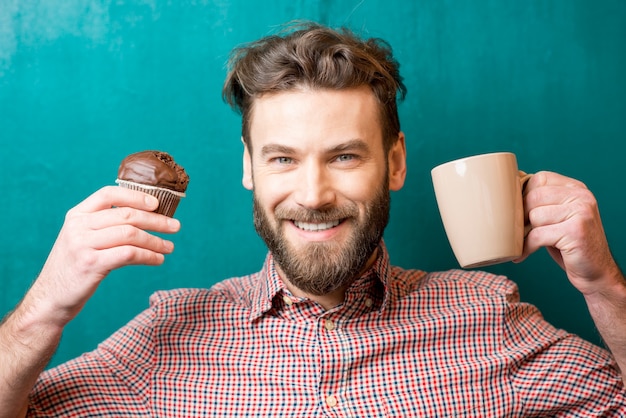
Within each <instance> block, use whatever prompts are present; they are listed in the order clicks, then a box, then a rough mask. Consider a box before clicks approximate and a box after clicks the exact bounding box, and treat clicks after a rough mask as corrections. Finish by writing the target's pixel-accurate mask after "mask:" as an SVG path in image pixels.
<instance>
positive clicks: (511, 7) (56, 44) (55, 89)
mask: <svg viewBox="0 0 626 418" xmlns="http://www.w3.org/2000/svg"><path fill="white" fill-rule="evenodd" d="M292 19H313V20H317V21H320V22H322V23H327V24H331V25H334V26H337V25H347V26H349V27H350V28H352V29H353V30H355V31H357V32H359V33H362V34H364V35H367V36H374V37H382V38H384V39H387V40H388V41H389V42H390V43H391V45H392V46H393V48H394V50H395V53H396V55H397V58H398V59H399V61H400V62H401V64H402V67H401V70H402V73H403V75H404V77H405V80H406V84H407V86H408V90H409V93H408V96H407V98H406V100H405V101H404V103H402V104H401V106H400V113H401V120H402V128H403V130H404V131H405V133H406V136H407V146H408V159H409V172H408V179H407V182H406V186H405V188H404V189H403V190H401V191H399V192H396V193H394V194H393V195H392V214H391V223H390V225H389V227H388V229H387V232H386V235H385V237H386V238H385V239H386V242H387V245H388V247H389V249H390V251H391V258H392V261H393V262H394V263H396V264H399V265H402V266H404V267H407V268H409V267H410V268H420V269H424V270H440V269H448V268H455V267H456V266H457V264H456V262H455V260H454V257H453V254H452V251H451V249H450V247H449V245H448V242H447V240H446V237H445V233H444V231H443V227H442V224H441V221H440V219H439V216H438V213H437V207H436V202H435V199H434V193H433V190H432V185H431V182H430V169H431V168H432V167H433V166H434V165H436V164H438V163H441V162H443V161H446V160H450V159H454V158H457V157H462V156H466V155H470V154H474V153H480V152H488V151H513V152H515V153H517V154H518V158H519V163H520V166H521V168H522V169H524V170H526V171H529V172H532V171H537V170H541V169H547V170H554V171H559V172H561V173H563V174H566V175H569V176H572V177H576V178H579V179H581V180H584V181H585V182H586V183H587V185H588V186H589V187H590V188H591V189H592V190H593V191H594V192H595V194H596V196H597V198H598V200H599V202H600V210H601V213H602V214H603V218H604V223H605V228H606V231H607V234H608V238H609V241H610V243H611V244H612V248H613V252H614V254H615V256H616V258H617V259H618V261H621V262H622V263H626V261H625V259H626V254H625V252H626V238H624V237H625V236H626V222H624V221H623V218H622V217H623V216H624V210H623V208H624V203H625V198H624V186H623V170H624V156H623V154H622V153H624V152H626V145H625V143H626V141H625V140H626V77H625V76H624V75H625V74H626V2H623V1H622V0H598V1H593V2H592V1H587V0H554V1H549V2H546V1H541V0H513V1H506V2H502V1H492V0H482V1H480V0H457V1H442V0H417V1H404V0H360V1H357V0H338V1H328V0H325V1H308V0H264V1H263V2H256V3H255V2H253V1H248V0H245V1H244V0H204V1H203V0H180V1H165V0H134V1H131V0H86V1H85V0H81V1H78V0H62V1H61V0H45V1H44V0H0V144H1V145H2V152H3V155H4V160H3V163H2V173H3V175H2V176H1V177H0V187H1V191H2V194H1V196H2V197H1V199H2V203H1V205H0V213H1V215H2V232H3V234H2V235H3V239H2V240H0V315H2V314H4V313H6V312H8V311H9V310H10V309H12V307H13V306H14V305H15V304H16V303H17V302H18V301H19V300H20V298H21V297H22V295H23V294H24V292H25V291H26V290H27V288H28V286H29V284H30V283H31V282H32V280H33V279H34V278H35V277H36V276H37V274H38V271H39V269H40V268H41V266H42V265H43V263H44V261H45V259H46V256H47V253H48V251H49V250H50V248H51V246H52V244H53V242H54V239H55V237H56V234H57V232H58V230H59V228H60V227H61V225H62V223H63V219H64V215H65V213H66V211H67V210H68V209H69V208H71V207H72V206H74V205H75V204H77V203H78V202H80V201H81V200H82V199H84V198H85V197H87V196H88V195H89V194H91V193H92V192H93V191H95V190H97V189H98V188H100V187H102V186H104V185H111V184H113V182H114V180H115V177H116V173H117V167H118V165H119V162H120V160H121V159H122V158H123V157H124V156H125V155H126V154H128V153H131V152H135V151H139V150H144V149H161V150H164V151H168V152H170V153H171V154H172V155H174V157H175V158H176V159H177V160H178V161H179V162H180V163H181V164H182V165H184V166H185V167H186V169H187V171H188V173H189V174H190V176H191V183H190V187H189V190H188V195H187V198H186V199H185V200H184V201H183V202H182V203H181V205H180V207H179V210H178V212H177V217H178V218H179V219H180V220H181V222H182V225H183V227H182V230H181V232H180V233H179V234H177V235H176V236H175V237H174V241H175V244H176V250H175V252H174V254H172V255H171V256H169V257H168V258H167V260H166V262H165V264H164V265H163V266H161V267H128V268H125V269H122V270H119V271H115V272H113V273H112V274H111V275H110V276H109V277H108V278H107V279H106V281H105V282H104V283H103V284H102V286H101V287H100V289H99V291H98V292H97V293H96V294H95V295H94V297H93V298H92V299H91V300H90V301H89V303H88V304H87V306H86V307H85V308H84V310H83V311H82V312H81V313H80V315H79V316H78V317H77V318H76V319H75V320H74V321H73V322H72V323H71V324H70V325H69V326H68V328H67V331H66V333H65V335H64V338H63V340H62V343H61V346H60V347H59V349H58V352H57V354H56V356H55V357H54V359H53V363H52V364H58V363H59V362H62V361H64V360H67V359H69V358H72V357H74V356H77V355H79V354H81V353H83V352H85V351H89V350H91V349H93V348H94V347H95V346H96V344H97V343H98V342H100V341H101V340H103V339H104V338H106V337H107V336H108V335H110V334H111V333H112V332H113V331H114V330H116V329H117V328H119V327H120V326H122V325H123V324H125V323H126V322H127V321H128V320H130V319H131V318H132V317H133V316H135V315H136V314H137V313H139V312H140V311H141V310H143V309H144V308H146V307H147V306H148V297H149V295H150V294H151V293H152V292H154V291H155V290H158V289H170V288H175V287H208V286H211V284H213V283H215V282H216V281H219V280H221V279H224V278H227V277H231V276H236V275H243V274H247V273H251V272H253V271H256V270H258V269H259V268H260V266H261V264H262V262H263V259H264V256H265V247H264V245H263V243H262V241H261V240H260V239H259V238H258V237H257V236H256V234H255V232H254V229H253V226H252V216H251V194H250V192H248V191H247V190H245V189H244V188H243V187H242V186H241V153H242V146H241V143H240V141H239V133H240V119H239V117H238V115H236V114H235V113H233V112H232V111H231V110H230V108H229V107H228V106H227V105H225V104H224V103H223V102H222V100H221V84H222V81H223V78H224V75H225V62H226V60H227V58H228V53H229V51H230V49H231V48H233V47H234V46H236V45H238V44H240V43H242V42H247V41H251V40H254V39H256V38H258V37H260V36H262V35H266V34H268V33H271V32H273V31H275V30H276V29H277V28H278V26H279V25H280V24H281V23H284V22H286V21H289V20H292ZM488 270H490V271H493V272H497V273H503V274H506V275H508V276H509V277H511V278H512V279H513V280H515V281H516V282H517V283H518V284H519V286H520V289H521V295H522V299H523V300H525V301H529V302H532V303H535V304H537V305H538V306H539V308H540V309H541V310H542V311H543V313H544V315H545V317H546V318H547V319H548V320H550V321H551V322H553V323H554V324H555V325H557V326H558V327H563V328H566V329H567V330H569V331H571V332H574V333H578V334H580V335H581V336H583V337H585V338H588V339H590V340H592V341H594V342H599V339H598V338H597V335H596V331H595V330H594V328H593V324H592V322H591V320H590V318H589V315H588V313H587V310H586V308H585V305H584V303H583V300H582V298H581V296H580V295H579V294H578V293H577V291H576V290H575V289H573V288H572V287H571V286H570V285H569V282H568V281H567V279H566V277H565V276H564V274H563V273H562V271H561V270H560V269H559V267H558V266H556V264H554V263H553V262H552V261H551V259H550V258H549V256H548V255H547V253H546V252H545V251H540V252H538V253H536V254H534V255H533V256H531V258H530V259H529V260H527V261H526V262H524V263H522V264H519V265H514V264H510V263H509V264H506V265H500V266H495V267H491V268H488Z"/></svg>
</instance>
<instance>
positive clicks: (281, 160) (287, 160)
mask: <svg viewBox="0 0 626 418" xmlns="http://www.w3.org/2000/svg"><path fill="white" fill-rule="evenodd" d="M274 160H275V161H276V162H277V163H278V164H289V163H291V162H292V161H293V160H292V159H291V158H289V157H276V158H275V159H274Z"/></svg>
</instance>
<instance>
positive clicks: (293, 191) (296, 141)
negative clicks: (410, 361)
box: [243, 88, 405, 295]
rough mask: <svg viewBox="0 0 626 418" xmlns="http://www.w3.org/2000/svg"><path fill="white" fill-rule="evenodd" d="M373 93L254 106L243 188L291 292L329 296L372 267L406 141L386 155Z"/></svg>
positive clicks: (307, 93) (281, 98) (290, 97)
mask: <svg viewBox="0 0 626 418" xmlns="http://www.w3.org/2000/svg"><path fill="white" fill-rule="evenodd" d="M377 106H378V105H377V102H376V99H375V97H374V95H373V94H372V93H371V92H370V90H369V89H367V88H359V89H350V90H341V91H334V90H296V91H290V92H282V93H276V94H271V95H266V96H263V97H261V98H258V99H256V100H255V103H254V109H253V111H252V119H251V124H250V140H251V148H252V149H251V150H250V149H246V151H245V153H244V178H243V183H244V185H245V186H246V187H247V188H249V189H251V190H253V191H254V221H255V227H256V229H257V232H258V233H259V235H260V236H261V237H262V238H263V239H264V241H265V242H266V244H267V246H268V248H269V249H270V251H271V252H272V253H273V254H274V257H275V260H276V262H277V265H278V267H279V270H280V271H281V273H282V275H283V276H285V277H283V279H286V280H288V281H289V282H290V283H291V284H293V285H294V286H296V287H297V288H299V289H300V290H302V291H305V292H307V293H310V294H314V295H323V294H326V293H329V292H331V291H333V290H335V289H338V288H340V287H342V286H345V285H347V284H349V282H350V281H351V280H352V279H353V278H354V277H355V276H356V275H357V274H358V273H359V272H360V271H362V270H363V269H364V268H365V267H367V266H368V261H370V262H371V258H372V254H373V252H374V250H375V249H376V247H377V245H378V243H379V241H380V239H381V237H382V233H383V230H384V228H385V226H386V225H387V221H388V218H389V190H390V189H392V190H397V189H399V188H400V187H402V184H403V181H404V174H405V166H404V157H405V152H404V138H403V137H402V136H401V137H400V140H399V141H398V143H397V144H396V145H395V146H394V147H393V148H392V150H391V151H390V153H389V156H385V153H384V150H383V139H382V133H381V127H380V122H379V112H378V107H377Z"/></svg>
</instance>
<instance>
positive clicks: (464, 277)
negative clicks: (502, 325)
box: [393, 267, 519, 301]
mask: <svg viewBox="0 0 626 418" xmlns="http://www.w3.org/2000/svg"><path fill="white" fill-rule="evenodd" d="M393 276H394V277H395V281H396V282H397V283H398V284H399V286H400V287H403V288H405V291H406V292H407V293H414V292H417V293H422V294H424V293H429V292H434V293H439V292H442V291H447V292H448V291H453V293H449V294H454V295H463V294H475V295H479V294H480V295H483V296H485V297H490V296H491V297H503V298H506V299H507V300H509V301H514V300H516V299H517V297H518V294H519V290H518V287H517V284H515V282H513V281H512V280H510V279H508V278H507V277H505V276H502V275H496V274H493V273H489V272H486V271H480V270H460V269H454V270H447V271H436V272H423V271H419V270H405V269H402V268H399V267H393Z"/></svg>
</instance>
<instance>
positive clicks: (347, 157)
mask: <svg viewBox="0 0 626 418" xmlns="http://www.w3.org/2000/svg"><path fill="white" fill-rule="evenodd" d="M354 158H355V156H354V155H353V154H341V155H340V156H338V157H337V161H351V160H354Z"/></svg>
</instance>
